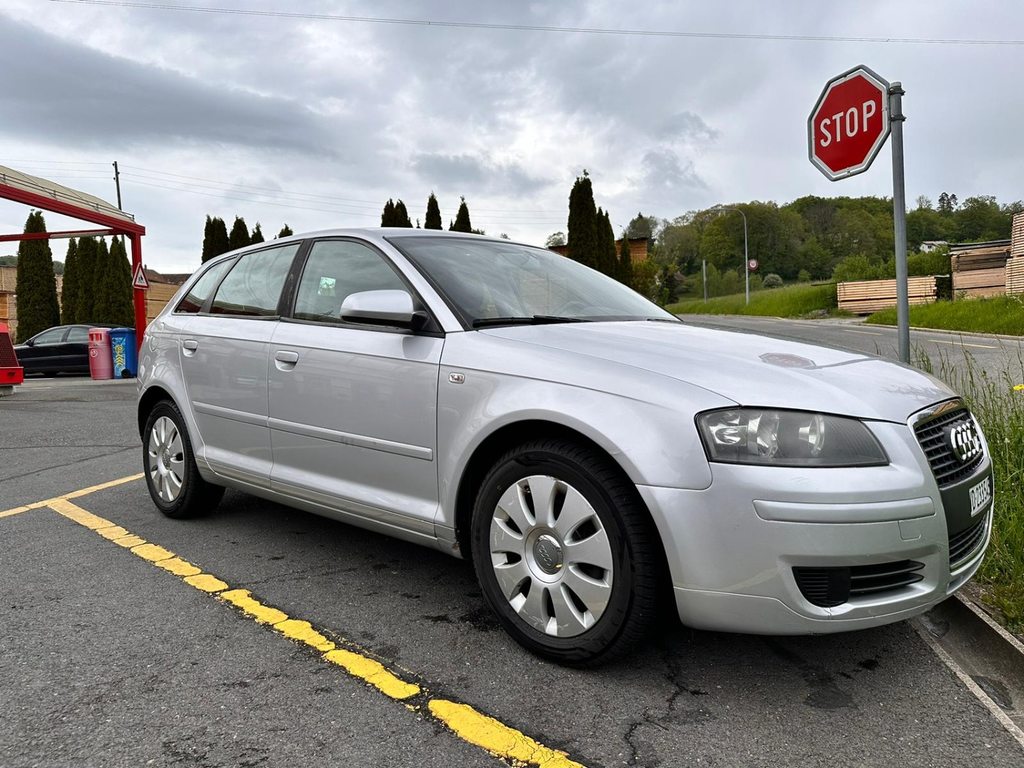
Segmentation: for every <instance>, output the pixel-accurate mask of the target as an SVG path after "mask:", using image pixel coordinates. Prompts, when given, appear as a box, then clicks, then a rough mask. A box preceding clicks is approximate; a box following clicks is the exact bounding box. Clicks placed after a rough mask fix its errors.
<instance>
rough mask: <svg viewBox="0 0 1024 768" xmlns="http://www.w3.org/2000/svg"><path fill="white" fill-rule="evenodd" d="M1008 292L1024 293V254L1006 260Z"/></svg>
mask: <svg viewBox="0 0 1024 768" xmlns="http://www.w3.org/2000/svg"><path fill="white" fill-rule="evenodd" d="M1006 292H1007V293H1024V256H1020V257H1018V258H1016V259H1010V260H1009V261H1008V262H1006Z"/></svg>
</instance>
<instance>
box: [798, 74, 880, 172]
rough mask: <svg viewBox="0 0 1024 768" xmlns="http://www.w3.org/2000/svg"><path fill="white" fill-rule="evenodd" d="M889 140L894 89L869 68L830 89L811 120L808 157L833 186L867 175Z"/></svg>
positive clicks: (830, 85) (841, 78)
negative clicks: (891, 92)
mask: <svg viewBox="0 0 1024 768" xmlns="http://www.w3.org/2000/svg"><path fill="white" fill-rule="evenodd" d="M888 137H889V83H888V82H887V81H885V80H883V79H882V78H881V77H879V76H878V75H877V74H875V73H874V72H872V71H871V70H870V69H868V68H867V67H865V66H863V65H862V66H859V67H854V68H853V69H851V70H848V71H846V72H844V73H843V74H841V75H838V76H837V77H834V78H832V79H831V80H829V81H828V83H826V84H825V90H823V91H822V92H821V96H819V97H818V101H817V103H816V104H815V105H814V109H812V110H811V116H810V118H808V120H807V141H808V156H809V157H810V159H811V162H812V163H813V164H814V165H815V167H817V169H818V170H819V171H821V172H822V173H823V174H825V176H826V177H828V178H829V179H830V180H831V181H837V180H838V179H845V178H846V177H848V176H853V175H854V174H857V173H863V172H864V171H866V170H867V169H868V167H870V165H871V161H873V160H874V159H875V156H876V155H877V154H878V151H879V150H880V149H881V148H882V145H883V144H885V140H886V139H887V138H888Z"/></svg>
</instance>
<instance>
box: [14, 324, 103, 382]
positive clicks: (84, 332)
mask: <svg viewBox="0 0 1024 768" xmlns="http://www.w3.org/2000/svg"><path fill="white" fill-rule="evenodd" d="M114 327H116V326H113V325H105V324H103V323H98V324H96V325H58V326H56V327H54V328H47V329H46V330H45V331H40V332H39V333H37V334H36V335H35V336H33V337H32V338H30V339H27V340H26V341H25V342H24V343H22V344H16V345H15V346H14V352H15V354H16V355H17V356H18V362H19V363H20V364H21V366H22V367H23V368H24V369H25V375H26V376H27V375H29V374H32V373H41V374H43V375H44V376H56V375H57V374H58V373H88V372H89V329H90V328H114Z"/></svg>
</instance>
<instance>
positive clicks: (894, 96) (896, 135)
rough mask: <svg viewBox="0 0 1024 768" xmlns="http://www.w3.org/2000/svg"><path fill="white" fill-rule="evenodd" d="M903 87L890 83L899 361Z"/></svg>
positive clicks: (906, 338) (906, 327)
mask: <svg viewBox="0 0 1024 768" xmlns="http://www.w3.org/2000/svg"><path fill="white" fill-rule="evenodd" d="M903 94H904V90H903V86H902V85H900V83H899V82H895V83H893V84H892V85H891V86H889V120H891V121H892V214H893V216H892V223H893V234H894V236H895V239H896V339H897V347H898V349H899V355H900V362H903V363H909V362H910V301H909V299H908V297H907V294H908V291H907V201H906V192H905V190H904V181H903V121H904V120H906V119H907V118H906V116H904V114H903Z"/></svg>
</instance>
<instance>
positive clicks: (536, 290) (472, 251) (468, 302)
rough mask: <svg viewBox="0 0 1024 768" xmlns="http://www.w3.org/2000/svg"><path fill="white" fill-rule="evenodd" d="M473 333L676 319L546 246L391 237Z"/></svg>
mask: <svg viewBox="0 0 1024 768" xmlns="http://www.w3.org/2000/svg"><path fill="white" fill-rule="evenodd" d="M388 239H389V241H390V242H391V243H392V244H393V245H394V246H395V247H396V248H398V249H399V250H400V251H401V252H402V253H403V254H404V255H405V256H406V257H407V258H408V259H409V260H410V261H412V262H413V264H414V265H415V266H416V267H417V268H418V269H419V270H420V271H421V272H422V273H423V274H424V275H425V276H426V277H427V278H428V279H429V280H430V281H431V282H432V283H433V284H434V286H435V287H436V288H437V289H438V290H439V291H440V292H441V294H442V295H443V296H444V297H445V299H446V300H447V301H448V303H449V304H450V305H451V306H452V308H453V309H454V310H455V311H456V313H457V314H458V315H459V316H460V317H461V319H462V320H463V321H464V322H465V323H466V325H468V326H469V327H472V328H482V327H486V326H495V325H517V324H533V323H537V324H540V323H557V322H585V321H596V320H662V321H673V322H674V321H676V318H675V317H673V316H672V315H670V314H669V313H668V312H665V311H664V310H663V309H661V308H660V307H658V306H657V305H655V304H653V303H651V302H650V301H648V300H647V299H645V298H644V297H643V296H641V295H640V294H638V293H635V292H634V291H632V290H630V289H629V288H627V287H626V286H624V285H622V283H620V282H618V281H617V280H613V279H612V278H610V277H607V276H606V275H603V274H601V273H600V272H597V271H596V270H593V269H590V268H589V267H585V266H583V265H582V264H579V263H577V262H575V261H573V260H572V259H569V258H567V257H565V256H562V255H560V254H558V253H555V252H554V251H549V250H547V249H545V248H533V247H530V246H526V245H517V244H515V243H504V242H500V241H494V240H477V239H471V238H454V237H423V236H414V237H402V236H395V237H391V238H388Z"/></svg>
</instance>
